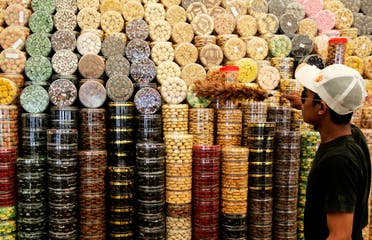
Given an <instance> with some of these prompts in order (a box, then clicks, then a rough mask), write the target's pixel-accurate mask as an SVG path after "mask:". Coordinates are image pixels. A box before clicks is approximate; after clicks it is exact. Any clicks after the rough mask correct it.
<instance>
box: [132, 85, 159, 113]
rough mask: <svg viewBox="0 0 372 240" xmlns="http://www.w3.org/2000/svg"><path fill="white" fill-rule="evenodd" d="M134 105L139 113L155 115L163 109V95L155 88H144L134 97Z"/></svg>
mask: <svg viewBox="0 0 372 240" xmlns="http://www.w3.org/2000/svg"><path fill="white" fill-rule="evenodd" d="M134 103H135V105H136V109H137V110H138V112H140V113H142V114H154V113H156V112H157V111H158V110H159V109H160V107H161V95H160V93H159V92H158V91H157V90H156V89H155V88H151V87H144V88H141V89H140V90H139V91H138V92H137V93H136V95H135V96H134Z"/></svg>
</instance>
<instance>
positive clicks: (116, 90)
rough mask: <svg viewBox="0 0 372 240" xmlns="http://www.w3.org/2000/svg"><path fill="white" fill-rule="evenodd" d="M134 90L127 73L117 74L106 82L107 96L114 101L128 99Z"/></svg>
mask: <svg viewBox="0 0 372 240" xmlns="http://www.w3.org/2000/svg"><path fill="white" fill-rule="evenodd" d="M133 90H134V87H133V83H132V81H131V80H130V79H129V78H128V77H127V76H125V75H115V76H113V77H111V78H109V80H108V81H107V83H106V91H107V96H108V97H109V98H110V99H111V100H112V101H114V102H123V101H127V100H128V99H129V98H130V97H131V96H132V94H133Z"/></svg>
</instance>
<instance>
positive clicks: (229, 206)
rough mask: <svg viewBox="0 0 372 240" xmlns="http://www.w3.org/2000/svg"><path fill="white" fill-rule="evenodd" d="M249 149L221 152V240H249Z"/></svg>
mask: <svg viewBox="0 0 372 240" xmlns="http://www.w3.org/2000/svg"><path fill="white" fill-rule="evenodd" d="M248 154H249V150H248V148H244V147H238V146H226V147H223V148H222V150H221V163H222V170H221V174H222V177H221V214H222V215H221V225H220V239H231V238H236V239H246V238H247V222H246V220H247V210H248V208H247V207H248Z"/></svg>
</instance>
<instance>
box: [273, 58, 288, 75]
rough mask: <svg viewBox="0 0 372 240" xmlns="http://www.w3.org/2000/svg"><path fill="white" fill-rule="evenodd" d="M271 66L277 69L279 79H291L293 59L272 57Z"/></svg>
mask: <svg viewBox="0 0 372 240" xmlns="http://www.w3.org/2000/svg"><path fill="white" fill-rule="evenodd" d="M271 65H272V66H274V67H275V68H276V69H278V71H279V73H280V78H281V79H292V78H293V65H294V59H293V58H288V57H287V58H286V57H274V58H272V59H271Z"/></svg>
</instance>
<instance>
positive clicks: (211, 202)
mask: <svg viewBox="0 0 372 240" xmlns="http://www.w3.org/2000/svg"><path fill="white" fill-rule="evenodd" d="M192 161H193V174H192V176H193V180H192V184H193V187H192V190H193V219H192V220H193V239H195V240H197V239H210V240H213V239H218V225H219V202H220V201H219V200H220V197H219V191H220V187H219V184H220V146H210V145H209V146H207V145H204V146H202V145H199V146H193V159H192Z"/></svg>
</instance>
